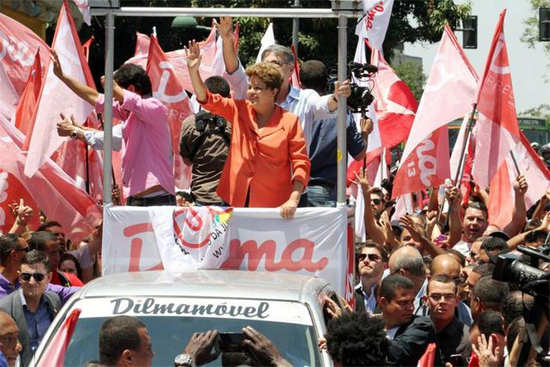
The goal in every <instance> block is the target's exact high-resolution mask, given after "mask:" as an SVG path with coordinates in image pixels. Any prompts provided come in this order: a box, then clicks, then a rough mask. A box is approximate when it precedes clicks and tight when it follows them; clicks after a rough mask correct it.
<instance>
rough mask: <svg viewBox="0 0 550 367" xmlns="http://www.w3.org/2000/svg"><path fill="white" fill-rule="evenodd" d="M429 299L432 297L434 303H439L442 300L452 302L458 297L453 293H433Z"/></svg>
mask: <svg viewBox="0 0 550 367" xmlns="http://www.w3.org/2000/svg"><path fill="white" fill-rule="evenodd" d="M428 297H430V298H431V300H432V301H434V302H439V301H440V300H441V298H443V300H444V301H452V300H453V299H454V298H455V297H456V295H454V294H452V293H445V294H441V293H432V294H430V295H429V296H428Z"/></svg>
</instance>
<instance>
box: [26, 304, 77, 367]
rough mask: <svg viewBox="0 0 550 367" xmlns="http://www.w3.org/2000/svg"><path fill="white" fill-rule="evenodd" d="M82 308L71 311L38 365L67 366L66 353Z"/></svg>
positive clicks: (40, 366)
mask: <svg viewBox="0 0 550 367" xmlns="http://www.w3.org/2000/svg"><path fill="white" fill-rule="evenodd" d="M81 312H82V310H81V309H79V308H76V309H75V310H73V312H71V314H70V315H69V317H67V318H66V319H65V321H64V322H63V325H61V327H60V328H59V330H58V331H57V333H56V336H55V338H54V339H53V340H52V342H51V343H50V344H49V345H48V348H47V349H46V350H45V351H44V355H43V356H42V358H41V359H40V363H39V364H38V365H37V367H63V366H65V353H66V352H67V347H68V346H69V342H70V341H71V337H72V336H73V333H74V329H75V328H76V324H77V323H78V318H79V317H80V313H81Z"/></svg>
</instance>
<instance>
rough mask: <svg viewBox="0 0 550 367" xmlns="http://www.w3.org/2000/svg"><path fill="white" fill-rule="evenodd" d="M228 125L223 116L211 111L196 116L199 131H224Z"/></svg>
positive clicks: (196, 126)
mask: <svg viewBox="0 0 550 367" xmlns="http://www.w3.org/2000/svg"><path fill="white" fill-rule="evenodd" d="M226 126H227V121H225V119H224V118H223V117H220V116H217V115H213V114H211V113H203V114H200V113H199V114H197V116H196V118H195V128H196V129H197V131H198V132H199V133H201V134H202V133H204V132H205V131H207V129H206V128H207V127H208V130H220V131H223V130H224V129H225V127H226Z"/></svg>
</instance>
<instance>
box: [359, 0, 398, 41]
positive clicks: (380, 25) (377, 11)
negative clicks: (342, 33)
mask: <svg viewBox="0 0 550 367" xmlns="http://www.w3.org/2000/svg"><path fill="white" fill-rule="evenodd" d="M393 1H394V0H363V13H364V14H366V15H365V16H364V17H363V19H362V20H361V21H360V22H359V23H357V26H356V28H355V34H356V35H357V36H359V39H361V37H364V38H367V39H368V40H369V43H370V44H371V45H372V47H374V48H376V49H377V50H380V51H382V44H383V43H384V39H385V38H386V32H387V30H388V25H389V24H390V17H391V11H392V8H393Z"/></svg>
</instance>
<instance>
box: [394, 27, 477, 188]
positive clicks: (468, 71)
mask: <svg viewBox="0 0 550 367" xmlns="http://www.w3.org/2000/svg"><path fill="white" fill-rule="evenodd" d="M476 84H477V75H476V73H475V71H474V69H473V67H472V66H471V65H470V62H469V61H468V59H467V57H466V55H465V54H464V52H463V51H462V48H461V47H460V45H459V43H458V41H457V39H456V37H455V35H454V33H453V31H452V30H451V28H450V27H449V26H448V25H446V26H445V31H444V32H443V36H442V38H441V43H440V45H439V49H438V52H437V55H436V57H435V61H434V63H433V65H432V69H431V72H430V76H429V77H428V81H427V84H426V88H425V89H424V93H423V94H422V99H421V101H420V106H419V107H418V111H417V112H416V117H415V119H414V123H413V127H412V129H411V133H410V136H409V138H408V139H407V143H406V145H405V150H404V151H403V155H402V157H401V165H400V167H399V170H398V171H397V174H396V177H395V181H394V184H393V194H392V195H393V197H394V198H396V197H398V196H401V195H403V194H405V193H409V192H415V191H418V190H421V189H425V188H428V187H437V186H439V185H441V184H443V183H444V182H445V179H446V178H449V177H450V175H451V171H450V165H449V134H448V129H447V124H448V123H450V122H452V121H454V120H455V119H457V118H460V117H462V116H464V115H466V114H467V113H468V112H469V111H471V109H472V105H473V101H474V96H475V91H476ZM451 95H452V98H449V96H451Z"/></svg>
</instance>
